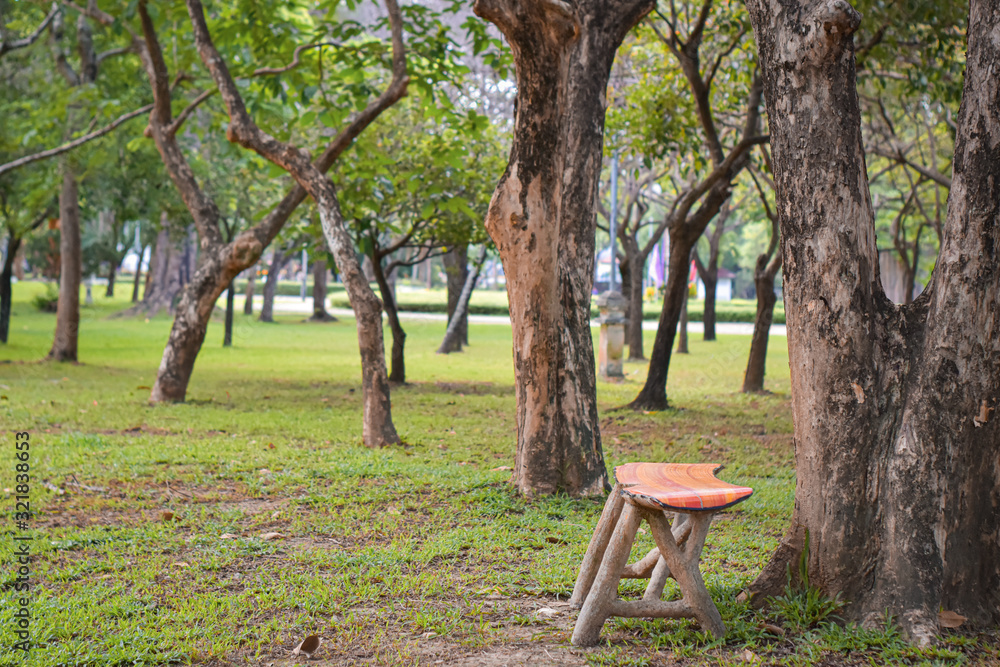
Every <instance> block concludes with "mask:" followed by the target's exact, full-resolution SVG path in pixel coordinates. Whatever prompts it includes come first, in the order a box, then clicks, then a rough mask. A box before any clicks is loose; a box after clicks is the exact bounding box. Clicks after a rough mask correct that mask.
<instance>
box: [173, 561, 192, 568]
mask: <svg viewBox="0 0 1000 667" xmlns="http://www.w3.org/2000/svg"><path fill="white" fill-rule="evenodd" d="M174 567H191V563H188V562H185V561H182V560H179V561H177V562H176V563H174Z"/></svg>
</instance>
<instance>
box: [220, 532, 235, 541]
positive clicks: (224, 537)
mask: <svg viewBox="0 0 1000 667" xmlns="http://www.w3.org/2000/svg"><path fill="white" fill-rule="evenodd" d="M237 537H239V535H233V534H232V533H223V534H222V535H219V539H220V540H232V539H235V538H237Z"/></svg>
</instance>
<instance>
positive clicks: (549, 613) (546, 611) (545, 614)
mask: <svg viewBox="0 0 1000 667" xmlns="http://www.w3.org/2000/svg"><path fill="white" fill-rule="evenodd" d="M558 615H559V612H558V611H556V610H555V609H553V608H552V607H542V608H541V609H539V610H538V611H536V612H535V616H541V617H542V618H552V617H553V616H558Z"/></svg>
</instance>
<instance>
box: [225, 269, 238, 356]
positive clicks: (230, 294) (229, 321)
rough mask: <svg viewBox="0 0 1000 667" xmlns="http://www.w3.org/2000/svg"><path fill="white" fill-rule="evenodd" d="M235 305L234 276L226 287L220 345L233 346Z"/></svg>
mask: <svg viewBox="0 0 1000 667" xmlns="http://www.w3.org/2000/svg"><path fill="white" fill-rule="evenodd" d="M235 305H236V278H233V279H232V280H231V281H230V282H229V287H228V288H226V327H225V333H224V334H223V336H222V347H232V346H233V310H234V306H235Z"/></svg>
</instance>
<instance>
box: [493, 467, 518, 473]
mask: <svg viewBox="0 0 1000 667" xmlns="http://www.w3.org/2000/svg"><path fill="white" fill-rule="evenodd" d="M491 470H492V471H493V472H500V471H502V470H513V468H511V467H510V466H498V467H496V468H492V469H491Z"/></svg>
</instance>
